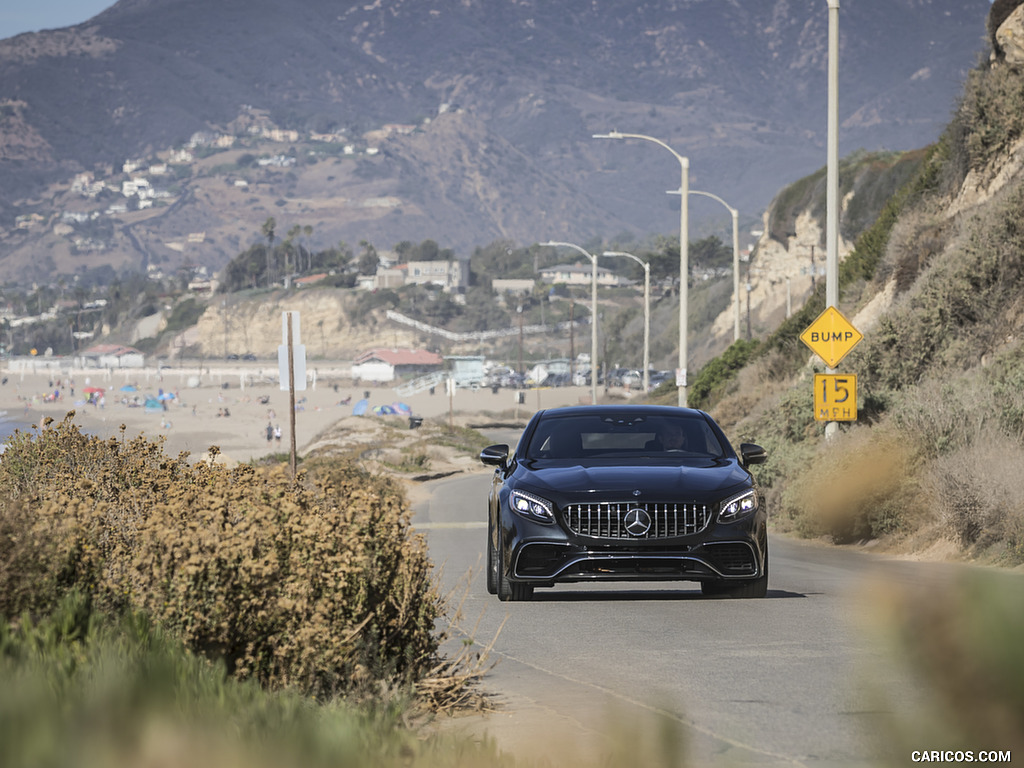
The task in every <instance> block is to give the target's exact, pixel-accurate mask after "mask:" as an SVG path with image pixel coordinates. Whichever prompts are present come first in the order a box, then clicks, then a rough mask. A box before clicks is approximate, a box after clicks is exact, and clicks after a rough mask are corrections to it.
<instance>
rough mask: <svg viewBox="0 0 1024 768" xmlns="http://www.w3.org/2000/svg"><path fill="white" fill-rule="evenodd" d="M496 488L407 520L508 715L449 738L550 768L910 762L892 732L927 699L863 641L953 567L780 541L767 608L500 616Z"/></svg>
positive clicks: (462, 488)
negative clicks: (912, 594)
mask: <svg viewBox="0 0 1024 768" xmlns="http://www.w3.org/2000/svg"><path fill="white" fill-rule="evenodd" d="M489 482H490V474H489V472H487V471H481V472H480V473H479V474H472V475H463V476H459V477H455V478H450V479H447V480H442V481H435V482H434V483H433V485H432V494H431V496H430V498H429V499H428V500H427V501H425V502H423V503H421V504H419V505H417V507H416V509H415V510H414V511H415V517H414V526H415V527H416V528H417V529H418V530H420V531H423V532H424V533H425V534H426V535H427V540H428V543H429V547H430V554H431V558H432V559H433V561H434V563H435V565H436V566H437V568H438V570H439V572H440V573H441V583H442V586H443V588H444V589H445V590H447V591H448V592H449V594H450V595H451V599H452V601H453V603H461V605H462V610H461V614H462V619H461V621H460V624H459V628H458V632H457V635H459V636H458V637H457V638H456V641H461V640H463V639H464V638H471V639H472V640H473V641H474V643H476V645H477V647H486V646H488V645H489V644H490V643H492V642H493V648H492V650H491V651H490V655H489V658H490V659H491V660H492V661H496V662H497V664H496V666H495V667H494V668H493V669H492V670H491V671H490V672H489V673H488V675H487V676H486V678H485V683H484V684H485V688H486V689H487V690H488V691H490V692H493V693H494V694H495V697H496V701H497V703H498V704H499V705H500V710H499V711H498V712H496V713H493V714H490V715H487V716H485V717H477V718H470V719H468V720H463V721H460V722H458V723H456V724H455V726H454V727H457V728H461V729H464V730H465V731H466V732H470V733H475V734H480V733H486V734H488V735H489V736H490V737H492V738H494V739H495V740H496V741H497V743H498V745H499V747H500V748H501V749H503V750H506V751H509V752H512V753H513V754H515V755H517V756H519V757H521V758H529V759H537V758H545V759H548V760H550V761H551V763H552V764H554V765H595V764H601V763H604V764H620V763H615V762H612V763H608V762H606V759H607V758H608V756H609V755H612V754H615V750H617V749H619V748H621V747H622V745H623V744H627V745H629V747H628V750H631V751H632V752H633V753H634V754H635V755H636V756H637V758H638V760H639V762H636V763H635V764H638V765H639V764H643V763H648V764H649V763H650V762H653V759H644V758H643V757H642V755H641V751H642V750H653V752H651V753H650V754H656V753H657V752H658V751H659V750H661V751H664V750H671V751H673V752H678V751H681V750H685V753H686V754H687V755H688V763H687V764H690V765H702V766H703V765H714V766H754V765H756V766H794V765H797V766H864V765H880V764H881V763H882V762H883V761H885V762H887V764H908V763H909V754H908V755H906V756H904V758H901V757H900V756H899V755H896V754H893V752H894V751H895V750H894V748H892V747H890V746H887V744H888V743H889V742H888V741H887V739H886V737H885V733H886V730H887V727H888V725H889V724H890V723H892V722H893V717H894V715H896V714H897V713H901V714H902V715H905V714H906V713H907V712H912V711H914V710H915V709H918V708H919V707H920V706H921V702H922V700H923V696H924V694H923V692H922V691H921V690H919V688H918V687H917V686H916V685H915V684H914V683H913V682H912V681H911V679H910V677H909V674H908V673H907V672H906V671H904V670H903V669H901V668H899V667H898V666H897V664H896V663H895V662H893V661H892V660H891V656H890V654H889V653H888V650H887V648H886V646H885V644H884V642H883V641H882V640H881V639H880V638H881V635H880V634H879V633H878V632H876V631H873V623H872V617H873V614H874V613H875V611H873V610H872V601H873V599H875V598H876V597H878V596H879V595H880V594H881V592H880V591H879V590H884V589H885V588H887V587H886V586H885V585H889V584H893V583H905V584H919V583H921V582H924V583H926V584H927V583H930V582H934V586H935V588H937V589H938V588H940V585H941V583H942V581H943V580H944V579H945V578H946V577H948V576H949V575H950V572H951V571H950V569H952V568H954V567H955V566H950V565H943V564H924V563H915V562H908V561H900V560H895V559H888V558H882V557H877V556H872V555H866V554H863V553H859V552H854V551H848V550H841V549H837V548H833V547H827V546H821V545H812V544H805V543H802V542H798V541H795V540H792V539H788V538H782V537H772V538H771V540H770V545H769V547H770V565H771V570H770V581H769V588H768V589H769V591H768V596H767V598H765V599H763V600H721V599H708V598H704V597H702V596H701V594H700V591H699V588H698V585H696V584H689V583H683V584H674V583H663V584H651V585H632V584H619V585H575V584H573V585H565V586H560V587H555V588H554V589H546V590H537V592H535V595H534V599H533V600H532V601H531V602H525V603H500V602H499V601H498V599H497V598H496V597H493V596H491V595H488V594H487V591H486V587H485V583H484V572H483V569H484V546H485V538H486V499H487V489H488V486H489ZM674 738H679V739H681V740H682V744H681V745H676V744H674V743H673V742H672V739H674ZM660 763H661V764H678V763H674V762H671V761H668V762H666V761H665V760H664V759H663V758H662V759H661V761H660ZM622 764H629V763H628V762H627V763H622Z"/></svg>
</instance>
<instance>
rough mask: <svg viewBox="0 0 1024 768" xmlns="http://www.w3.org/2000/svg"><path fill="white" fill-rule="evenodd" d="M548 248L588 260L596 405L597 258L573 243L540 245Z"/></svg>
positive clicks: (592, 389) (592, 394)
mask: <svg viewBox="0 0 1024 768" xmlns="http://www.w3.org/2000/svg"><path fill="white" fill-rule="evenodd" d="M541 245H543V246H547V247H549V248H559V247H561V248H572V249H573V250H574V251H577V252H578V253H582V254H583V255H584V256H586V257H587V258H588V259H590V265H591V273H590V397H591V402H592V403H593V404H594V405H597V256H595V255H594V254H592V253H590V252H589V251H587V250H586V249H584V248H581V247H580V246H578V245H576V244H574V243H559V242H555V241H548V242H546V243H541Z"/></svg>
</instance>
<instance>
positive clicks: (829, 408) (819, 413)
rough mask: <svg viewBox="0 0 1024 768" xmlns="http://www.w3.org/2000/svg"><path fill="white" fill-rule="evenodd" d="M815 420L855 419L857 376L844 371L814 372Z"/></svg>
mask: <svg viewBox="0 0 1024 768" xmlns="http://www.w3.org/2000/svg"><path fill="white" fill-rule="evenodd" d="M814 419H815V421H856V420H857V376H856V375H855V374H846V373H816V374H814Z"/></svg>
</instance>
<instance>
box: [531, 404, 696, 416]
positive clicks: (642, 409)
mask: <svg viewBox="0 0 1024 768" xmlns="http://www.w3.org/2000/svg"><path fill="white" fill-rule="evenodd" d="M612 413H615V414H622V413H627V414H636V415H644V416H680V415H686V416H700V417H702V418H706V417H707V414H706V413H704V411H701V410H698V409H697V408H681V407H679V406H677V405H569V406H565V407H563V408H549V409H546V410H542V411H538V412H537V414H536V417H538V418H544V417H549V416H550V417H556V418H567V417H573V416H601V415H604V414H612Z"/></svg>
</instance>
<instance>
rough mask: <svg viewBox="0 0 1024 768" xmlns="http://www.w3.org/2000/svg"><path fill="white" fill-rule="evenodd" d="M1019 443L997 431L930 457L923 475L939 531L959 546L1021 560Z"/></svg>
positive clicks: (1023, 518)
mask: <svg viewBox="0 0 1024 768" xmlns="http://www.w3.org/2000/svg"><path fill="white" fill-rule="evenodd" d="M1021 467H1024V447H1022V446H1021V445H1020V444H1019V443H1018V442H1016V441H1014V440H1012V439H1010V438H1007V437H1005V436H1003V435H1001V434H999V433H998V432H993V433H992V434H988V435H986V436H985V437H984V439H979V440H976V441H975V442H973V443H972V444H971V445H969V446H966V447H964V448H961V449H960V450H956V451H953V452H950V453H948V454H946V455H944V456H941V457H939V458H938V459H936V460H935V461H933V462H931V464H930V466H929V469H928V473H927V479H928V482H929V484H930V486H931V489H932V496H933V498H934V500H935V502H934V503H935V506H936V508H937V510H938V513H939V519H940V522H941V525H942V530H943V533H944V535H946V536H948V537H949V538H951V539H952V540H953V541H955V542H956V543H957V544H958V545H959V546H960V547H961V548H963V549H970V548H975V549H977V550H979V551H982V550H987V549H990V548H993V547H995V548H1002V549H1004V553H1003V554H1004V557H1006V558H1008V559H1010V560H1012V561H1014V562H1022V561H1024V535H1022V534H1024V500H1022V499H1021V496H1020V471H1021Z"/></svg>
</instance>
